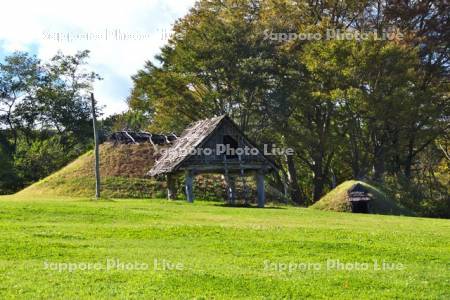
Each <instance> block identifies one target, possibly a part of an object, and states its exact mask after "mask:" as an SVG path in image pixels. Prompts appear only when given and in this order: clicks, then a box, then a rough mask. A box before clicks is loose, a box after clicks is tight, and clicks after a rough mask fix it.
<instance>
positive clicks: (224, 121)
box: [148, 115, 276, 176]
mask: <svg viewBox="0 0 450 300" xmlns="http://www.w3.org/2000/svg"><path fill="white" fill-rule="evenodd" d="M222 125H225V126H227V128H231V129H232V130H233V131H234V132H236V134H237V135H239V138H240V139H241V140H242V143H244V144H245V145H248V146H249V147H253V148H256V147H255V146H254V145H253V144H252V143H251V142H250V141H249V140H248V139H247V138H246V137H245V135H244V134H243V133H242V132H241V131H240V129H239V128H238V126H237V125H236V124H234V122H233V121H232V120H231V119H230V118H229V117H228V116H226V115H223V116H219V117H214V118H211V119H206V120H201V121H198V122H195V123H193V124H192V125H191V126H189V127H188V128H187V129H185V131H184V132H183V133H182V135H181V137H179V138H178V139H177V140H176V141H175V143H174V145H173V146H172V147H171V148H170V149H169V151H166V152H165V153H164V154H163V155H162V157H161V158H160V160H158V161H157V162H156V164H155V165H154V167H153V168H152V169H151V170H150V171H149V173H148V175H149V176H157V175H162V174H167V173H173V172H175V171H177V170H179V169H180V168H181V167H182V164H183V163H185V162H186V163H190V162H191V161H194V160H195V159H193V157H192V156H193V155H192V154H190V150H192V149H197V148H198V147H200V146H202V145H204V144H205V143H207V142H208V141H210V140H211V138H212V136H213V135H214V134H215V133H216V131H217V129H218V128H220V127H221V126H222ZM214 143H215V141H213V142H211V141H210V142H209V144H214ZM209 146H211V145H209ZM253 159H254V160H256V161H257V162H258V163H259V164H260V165H267V166H268V167H267V169H276V165H275V163H274V162H273V161H272V160H271V159H269V158H267V157H265V156H264V155H263V154H262V152H261V154H260V155H259V156H258V157H255V158H253ZM196 160H197V161H199V159H196ZM215 163H217V157H216V161H215ZM230 164H232V162H231V161H230ZM220 167H221V168H223V167H222V166H220Z"/></svg>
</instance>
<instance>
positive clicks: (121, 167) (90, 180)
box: [18, 143, 165, 198]
mask: <svg viewBox="0 0 450 300" xmlns="http://www.w3.org/2000/svg"><path fill="white" fill-rule="evenodd" d="M153 153H154V150H153V147H152V145H151V144H137V145H122V144H119V145H112V144H109V143H107V144H103V145H101V146H100V174H101V178H102V196H103V197H111V198H150V197H162V196H164V194H163V193H164V191H165V188H164V183H163V182H158V181H156V180H154V179H149V178H144V175H145V174H146V173H147V172H148V170H150V168H151V167H152V166H153V164H154V161H155V157H154V155H153ZM93 166H94V155H93V151H89V152H87V153H85V154H84V155H82V156H80V157H79V158H78V159H76V160H75V161H73V162H72V163H70V164H69V165H67V166H66V167H64V168H62V169H61V170H59V171H57V172H56V173H54V174H52V175H50V176H48V177H47V178H45V179H43V180H41V181H39V182H37V183H35V184H33V185H31V186H29V187H27V188H25V189H24V190H22V191H21V192H19V193H18V195H54V196H84V197H89V196H92V195H94V190H95V180H94V168H93Z"/></svg>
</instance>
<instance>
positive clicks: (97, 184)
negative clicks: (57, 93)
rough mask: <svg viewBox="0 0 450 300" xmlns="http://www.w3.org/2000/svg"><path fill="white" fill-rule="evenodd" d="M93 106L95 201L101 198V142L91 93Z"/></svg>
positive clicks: (92, 97)
mask: <svg viewBox="0 0 450 300" xmlns="http://www.w3.org/2000/svg"><path fill="white" fill-rule="evenodd" d="M91 105H92V127H93V130H94V158H95V167H94V169H95V199H96V200H98V199H99V198H100V189H101V187H100V155H99V141H98V133H97V114H96V112H95V98H94V93H91Z"/></svg>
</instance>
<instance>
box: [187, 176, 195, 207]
mask: <svg viewBox="0 0 450 300" xmlns="http://www.w3.org/2000/svg"><path fill="white" fill-rule="evenodd" d="M193 185H194V173H193V172H192V171H190V170H186V182H185V189H186V199H187V201H188V202H190V203H192V202H194V190H193Z"/></svg>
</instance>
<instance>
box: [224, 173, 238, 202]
mask: <svg viewBox="0 0 450 300" xmlns="http://www.w3.org/2000/svg"><path fill="white" fill-rule="evenodd" d="M225 183H226V185H227V198H228V204H230V205H235V204H236V180H235V177H234V176H230V175H228V176H225Z"/></svg>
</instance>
